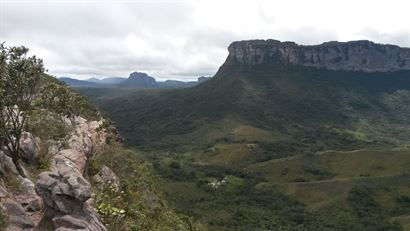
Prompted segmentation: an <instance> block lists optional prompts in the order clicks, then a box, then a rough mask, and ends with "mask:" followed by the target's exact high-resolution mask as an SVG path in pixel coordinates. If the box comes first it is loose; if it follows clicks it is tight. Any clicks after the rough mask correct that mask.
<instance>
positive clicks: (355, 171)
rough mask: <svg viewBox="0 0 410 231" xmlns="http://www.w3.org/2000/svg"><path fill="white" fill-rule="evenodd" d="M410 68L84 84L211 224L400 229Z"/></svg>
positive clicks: (231, 69)
mask: <svg viewBox="0 0 410 231" xmlns="http://www.w3.org/2000/svg"><path fill="white" fill-rule="evenodd" d="M409 73H410V72H409V71H399V72H386V73H365V72H346V71H331V70H325V69H316V68H308V67H296V66H268V65H260V66H254V67H248V66H240V65H236V64H233V63H229V62H228V63H225V64H224V65H223V66H222V67H221V68H220V70H219V71H218V73H217V74H216V76H215V77H214V78H212V79H211V80H209V81H208V82H206V83H204V84H201V85H199V86H196V87H193V88H189V89H176V90H121V91H119V90H116V89H81V91H82V92H83V93H84V94H85V95H87V96H89V97H90V99H91V100H93V101H94V102H96V103H97V104H98V105H99V107H100V108H101V109H102V110H104V111H106V112H107V113H109V115H110V117H111V118H112V119H113V121H114V122H116V123H117V124H118V128H119V130H120V132H121V134H122V135H124V136H125V139H126V142H127V144H128V145H130V146H131V147H136V148H140V149H141V150H144V151H145V154H146V156H148V157H149V158H150V160H151V161H152V162H153V166H154V170H155V172H156V173H157V174H158V175H159V176H161V177H163V178H164V180H165V183H164V184H163V185H161V187H162V190H163V191H165V192H166V194H165V196H166V198H167V200H168V201H169V202H170V205H171V206H173V207H174V208H175V209H176V210H177V211H178V212H180V213H183V214H189V215H191V216H193V217H194V218H195V219H198V220H200V221H201V222H202V223H203V224H205V225H206V226H207V228H208V229H209V230H332V231H333V230H337V231H342V230H343V231H344V230H401V227H400V226H399V225H398V224H396V223H390V220H391V219H394V218H395V216H397V215H402V216H408V215H409V212H408V211H409V210H408V209H406V208H405V207H406V200H405V198H401V199H397V198H400V196H402V195H408V193H409V192H408V191H404V192H401V191H397V192H396V194H397V195H393V194H395V193H392V192H393V191H394V188H395V187H398V186H400V185H402V182H403V181H407V180H408V175H406V174H408V173H409V172H408V166H410V159H409V155H408V152H406V151H402V150H401V149H400V150H401V151H394V150H395V149H392V148H393V147H400V148H402V147H404V146H405V145H406V143H407V142H408V140H409V139H410V126H409V123H410V119H409V118H410V117H408V114H409V113H410V107H409V106H407V105H409V103H408V101H409V100H408V98H409V97H408V96H409V94H410V79H409V78H408V75H409ZM249 147H252V148H249ZM232 176H233V177H232ZM224 177H227V179H228V180H227V183H226V184H224V185H222V186H221V187H219V188H217V189H213V188H212V187H210V185H209V183H210V182H214V181H215V180H218V179H221V178H224ZM232 179H234V180H232ZM377 184H385V186H384V188H383V189H379V190H378V191H377V192H372V191H368V190H367V189H365V190H363V189H362V188H355V187H356V186H357V185H360V187H362V186H363V185H365V186H375V185H377ZM394 192H395V191H394ZM390 194H392V195H393V196H389V197H391V198H389V199H386V197H387V195H390ZM391 211H393V212H391ZM366 217H368V218H366Z"/></svg>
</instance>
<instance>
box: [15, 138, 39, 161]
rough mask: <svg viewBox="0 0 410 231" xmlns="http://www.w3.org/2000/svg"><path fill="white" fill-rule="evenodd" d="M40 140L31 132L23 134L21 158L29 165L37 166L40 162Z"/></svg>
mask: <svg viewBox="0 0 410 231" xmlns="http://www.w3.org/2000/svg"><path fill="white" fill-rule="evenodd" d="M39 143H40V140H39V139H38V138H34V136H33V135H32V134H31V133H29V132H23V133H22V134H21V139H20V147H21V149H22V151H23V152H22V154H21V157H22V159H23V160H24V161H26V162H27V163H29V164H33V165H34V164H37V163H38V160H39V153H40V148H39V146H38V144H39Z"/></svg>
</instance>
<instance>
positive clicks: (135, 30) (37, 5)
mask: <svg viewBox="0 0 410 231" xmlns="http://www.w3.org/2000/svg"><path fill="white" fill-rule="evenodd" d="M0 2H1V4H0V41H6V42H7V44H9V45H25V46H27V47H29V48H30V49H31V50H32V52H33V53H35V54H36V55H38V56H41V57H43V58H44V62H45V64H46V67H47V68H48V69H49V71H50V73H51V74H54V75H59V76H73V77H78V78H86V77H90V76H128V74H129V73H130V72H132V71H136V70H138V71H146V72H148V73H149V74H151V75H153V76H155V77H157V78H159V79H165V78H172V79H182V80H184V79H185V80H189V79H196V77H198V76H201V75H213V74H214V73H215V72H216V71H217V69H218V68H219V66H220V65H221V64H222V63H223V61H224V60H225V58H226V56H227V46H228V45H229V44H230V43H231V42H233V41H235V40H244V39H256V38H263V39H267V38H273V39H279V40H291V41H296V42H297V43H301V44H317V43H322V42H324V41H328V40H338V39H339V37H338V36H339V34H338V32H337V30H336V29H335V30H329V29H320V27H316V26H315V25H310V26H309V25H308V26H306V25H305V26H301V27H297V28H290V27H288V26H287V25H278V21H280V20H277V18H276V17H275V16H274V15H272V14H268V13H269V12H268V11H267V10H269V9H267V8H264V6H262V5H259V6H258V7H257V8H256V14H254V15H251V14H249V15H248V14H246V13H247V12H244V14H243V16H241V17H244V18H245V19H246V20H250V21H251V22H254V23H253V25H254V26H252V28H244V30H242V31H235V29H232V28H230V27H229V25H227V26H226V27H220V26H218V25H208V24H207V25H205V24H203V23H201V22H198V21H197V20H196V19H195V12H196V11H197V10H198V8H197V6H196V5H195V1H178V0H173V1H168V0H152V1H140V0H135V1H131V0H121V1H112V0H109V1H108V0H106V1H104V0H102V1H95V0H84V1H79V0H74V1H69V0H53V1H51V0H41V1H40V0H31V1H29V0H24V1H23V0H0ZM212 4H214V7H219V5H218V4H215V3H212ZM232 4H234V3H232ZM232 6H233V5H232ZM225 10H226V17H230V11H232V10H235V8H234V7H232V8H227V9H225ZM245 10H246V9H245ZM207 13H208V15H209V16H208V17H209V18H210V19H212V18H213V17H214V15H213V14H212V11H210V12H207ZM239 15H241V14H239ZM301 20H303V19H301ZM224 21H225V18H219V19H218V20H216V22H215V23H218V22H221V23H223V22H224ZM230 21H233V22H235V20H230ZM261 23H262V24H263V26H260V24H261ZM253 27H255V28H253ZM236 28H237V27H236ZM406 32H407V34H406ZM358 33H359V32H358ZM363 33H364V34H365V36H367V37H369V39H375V40H377V41H381V42H384V41H385V42H389V43H395V44H399V45H407V46H409V45H410V42H409V38H408V31H400V32H398V33H394V34H385V33H380V32H378V31H377V30H367V31H364V32H362V34H363ZM406 36H407V37H406Z"/></svg>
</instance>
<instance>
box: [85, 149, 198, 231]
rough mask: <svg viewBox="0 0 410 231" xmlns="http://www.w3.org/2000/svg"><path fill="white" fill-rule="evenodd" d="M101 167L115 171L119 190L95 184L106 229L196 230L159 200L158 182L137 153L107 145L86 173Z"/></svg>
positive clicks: (188, 219) (188, 220)
mask: <svg viewBox="0 0 410 231" xmlns="http://www.w3.org/2000/svg"><path fill="white" fill-rule="evenodd" d="M102 165H106V166H108V167H110V168H111V169H112V170H114V171H115V173H116V174H117V176H118V177H119V179H120V188H118V189H117V188H115V187H114V186H113V185H95V187H94V188H95V189H96V190H97V191H96V194H97V196H96V208H97V210H98V212H99V213H100V214H101V215H102V217H103V218H104V222H105V223H107V224H109V225H108V229H109V230H158V231H160V230H161V231H162V230H170V231H171V230H199V229H198V228H197V226H196V225H194V224H193V222H192V221H191V220H190V218H188V217H186V216H183V215H179V214H176V213H175V212H174V211H173V210H172V209H170V208H168V206H167V205H166V203H165V201H164V200H163V199H161V197H162V196H161V193H160V191H159V189H158V186H157V184H158V179H157V178H156V177H155V176H154V175H153V174H152V170H151V169H150V166H149V165H148V164H147V163H146V162H144V161H143V160H142V159H141V158H140V157H139V155H138V153H136V152H134V151H131V150H125V149H123V148H122V147H121V146H120V145H119V144H111V145H109V146H106V147H105V149H104V150H101V151H100V152H98V153H96V154H95V155H94V157H93V158H92V159H91V160H90V166H89V169H88V171H89V174H90V175H94V174H96V173H97V172H98V170H99V168H100V167H101V166H102Z"/></svg>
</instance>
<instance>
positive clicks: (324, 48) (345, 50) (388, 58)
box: [228, 39, 410, 72]
mask: <svg viewBox="0 0 410 231" xmlns="http://www.w3.org/2000/svg"><path fill="white" fill-rule="evenodd" d="M228 50H229V56H228V59H230V60H233V61H237V62H239V63H241V64H247V65H257V64H269V63H281V64H296V65H303V66H309V67H317V68H326V69H331V70H346V71H366V72H377V71H381V72H386V71H398V70H410V48H402V47H399V46H395V45H384V44H378V43H374V42H371V41H367V40H361V41H351V42H326V43H323V44H320V45H311V46H304V45H298V44H296V43H294V42H280V41H277V40H272V39H269V40H248V41H238V42H233V43H232V44H231V45H230V46H229V48H228Z"/></svg>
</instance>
